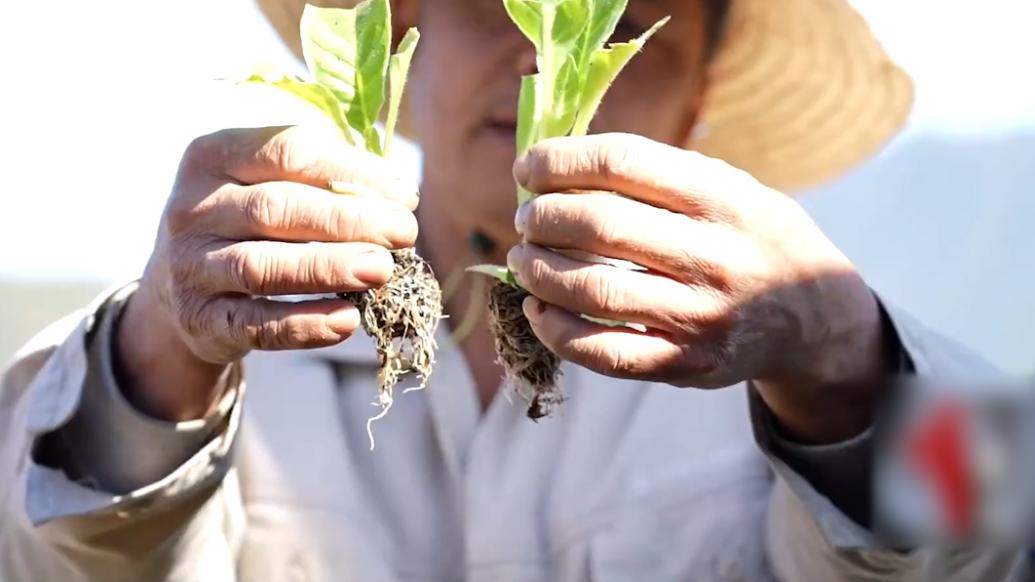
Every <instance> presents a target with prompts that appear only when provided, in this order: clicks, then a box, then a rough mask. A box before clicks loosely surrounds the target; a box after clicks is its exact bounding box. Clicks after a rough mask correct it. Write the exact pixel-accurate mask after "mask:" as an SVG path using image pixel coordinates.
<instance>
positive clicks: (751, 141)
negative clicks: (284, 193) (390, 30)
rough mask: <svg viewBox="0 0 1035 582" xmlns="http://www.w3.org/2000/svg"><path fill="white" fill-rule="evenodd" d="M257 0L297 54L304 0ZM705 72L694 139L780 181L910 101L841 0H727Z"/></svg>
mask: <svg viewBox="0 0 1035 582" xmlns="http://www.w3.org/2000/svg"><path fill="white" fill-rule="evenodd" d="M257 1H258V3H259V5H260V7H261V8H262V10H263V12H264V13H265V14H266V16H267V18H269V20H270V22H271V23H272V24H273V26H274V28H275V29H276V30H277V32H278V33H279V34H280V35H281V37H282V38H283V39H284V41H285V42H286V43H287V45H288V46H289V47H291V48H292V49H293V50H294V51H295V53H296V54H300V52H301V51H300V48H299V46H300V45H299V37H298V23H299V20H300V18H301V14H302V8H303V6H304V5H305V0H257ZM313 3H317V2H315V1H314V2H313ZM319 3H321V4H324V5H339V6H341V5H350V4H354V3H355V1H354V0H337V1H333V0H332V1H329V2H328V1H325V2H319ZM711 77H712V78H711V85H710V87H709V93H708V99H707V106H706V108H705V110H704V111H703V112H702V120H701V122H702V123H701V125H700V126H699V128H698V130H699V131H697V132H695V135H694V136H693V148H694V149H695V150H698V151H700V152H701V153H704V154H706V155H710V156H713V157H717V158H721V159H724V160H726V161H727V162H729V163H731V164H733V165H734V166H737V167H740V168H742V169H744V170H747V171H749V172H751V173H752V174H753V175H754V176H755V177H756V178H758V179H759V180H761V181H762V182H765V183H766V184H769V185H770V186H773V187H775V188H779V189H783V190H790V189H795V188H800V187H803V186H807V185H812V184H816V183H818V182H821V181H823V180H826V179H828V178H832V177H834V176H835V175H837V174H838V173H840V172H842V171H844V170H846V169H848V168H849V167H851V166H852V165H854V164H856V163H858V162H860V161H862V160H864V159H866V158H867V157H869V156H870V155H871V154H873V153H874V152H875V151H876V150H877V149H878V148H879V147H880V146H881V145H882V144H884V143H885V142H886V141H887V140H888V139H889V138H891V137H892V136H893V135H894V134H895V133H896V132H897V131H898V130H899V128H901V127H902V125H903V123H904V122H905V120H906V117H907V116H908V114H909V110H910V108H911V107H912V103H913V84H912V81H911V80H910V78H909V76H908V75H907V74H906V73H905V72H904V71H903V70H902V69H900V68H899V67H898V66H896V65H895V64H894V63H893V62H892V61H891V60H890V59H889V57H888V56H887V54H886V53H885V52H884V49H883V48H882V47H881V45H880V43H879V42H877V40H876V39H875V38H874V37H873V34H872V33H871V32H870V29H869V27H868V26H867V25H866V22H865V21H864V20H863V18H862V17H861V16H860V15H859V14H858V13H857V12H856V11H855V10H854V9H853V8H852V7H851V6H850V5H849V3H848V1H847V0H731V6H730V14H729V20H728V21H727V28H726V31H725V36H724V40H723V44H722V46H721V48H720V49H719V52H718V54H717V56H716V60H715V62H714V64H713V65H712V74H711Z"/></svg>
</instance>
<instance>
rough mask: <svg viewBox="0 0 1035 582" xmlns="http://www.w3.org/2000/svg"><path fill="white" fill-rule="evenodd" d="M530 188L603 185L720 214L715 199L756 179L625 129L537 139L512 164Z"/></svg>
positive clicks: (666, 204)
mask: <svg viewBox="0 0 1035 582" xmlns="http://www.w3.org/2000/svg"><path fill="white" fill-rule="evenodd" d="M514 178H515V179H516V180H517V181H518V183H519V184H521V185H522V186H524V187H525V188H526V189H528V190H529V191H531V192H535V193H541V194H544V193H548V192H565V191H569V190H603V191H611V192H618V193H621V194H624V195H626V196H629V197H632V198H635V199H637V200H641V201H643V202H646V203H648V204H651V205H654V206H658V207H659V208H666V209H668V210H672V211H674V212H679V213H683V214H697V215H704V216H706V217H710V216H712V215H714V214H720V216H716V217H715V218H716V219H717V220H718V219H721V218H722V216H721V213H722V205H721V204H718V201H719V200H721V199H722V198H723V195H725V194H726V193H728V192H742V191H744V190H745V188H747V187H749V186H757V182H756V181H755V180H754V178H752V177H751V176H750V175H749V174H747V173H745V172H743V171H740V170H737V169H735V168H733V167H732V166H730V165H728V164H726V163H725V162H723V161H721V160H717V159H713V158H709V157H706V156H703V155H700V154H698V153H695V152H691V151H687V150H682V149H679V148H676V147H672V146H669V145H666V144H662V143H659V142H656V141H653V140H649V139H647V138H644V137H640V136H636V135H630V134H619V133H612V134H602V135H592V136H586V137H562V138H554V139H548V140H544V141H542V142H539V143H538V144H536V145H535V146H533V147H532V148H530V149H529V150H528V152H527V153H526V154H525V155H524V156H522V157H521V158H519V159H518V160H517V161H516V162H515V164H514Z"/></svg>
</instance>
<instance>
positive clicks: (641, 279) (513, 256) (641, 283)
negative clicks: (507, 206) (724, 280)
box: [507, 244, 715, 332]
mask: <svg viewBox="0 0 1035 582" xmlns="http://www.w3.org/2000/svg"><path fill="white" fill-rule="evenodd" d="M507 264H508V266H509V267H510V268H511V270H512V271H513V272H514V274H515V275H516V276H517V279H518V281H519V282H520V283H521V285H522V287H524V288H525V289H527V290H528V292H529V293H531V294H533V295H535V296H536V297H538V298H540V299H542V300H543V301H546V302H547V303H551V304H554V305H557V306H560V307H562V308H564V309H567V310H570V311H573V312H576V313H582V314H585V315H591V316H594V317H600V318H605V319H612V320H618V321H624V322H627V323H640V324H643V325H646V326H647V327H652V328H657V329H663V330H666V331H672V332H678V331H681V330H686V329H688V328H696V327H698V326H705V325H708V326H711V325H714V324H715V322H713V321H711V319H712V317H713V316H711V315H710V314H711V313H712V312H713V311H714V310H715V305H714V304H715V300H714V299H712V297H710V296H707V295H705V294H704V293H701V292H700V291H699V290H697V289H695V288H692V287H690V286H687V285H684V284H683V283H680V282H678V281H674V280H672V279H669V278H668V277H664V276H661V275H656V274H653V273H648V272H643V271H630V270H626V269H621V268H617V267H613V266H611V265H601V264H594V263H587V262H584V261H580V260H577V259H574V258H570V257H567V256H564V255H562V254H560V253H557V252H554V251H551V250H549V249H545V248H542V247H538V246H536V245H529V244H522V245H518V246H516V247H514V248H513V249H511V251H510V253H508V255H507Z"/></svg>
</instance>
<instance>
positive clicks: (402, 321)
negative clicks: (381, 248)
mask: <svg viewBox="0 0 1035 582" xmlns="http://www.w3.org/2000/svg"><path fill="white" fill-rule="evenodd" d="M392 258H393V259H395V270H394V271H393V273H392V277H391V279H389V281H388V283H387V284H385V285H384V286H382V287H379V288H377V289H370V290H367V291H361V292H352V293H342V294H340V297H341V298H342V299H347V300H348V301H351V302H352V303H354V304H355V305H356V307H357V308H358V309H359V313H360V315H361V317H362V322H363V329H364V330H366V332H367V334H368V335H369V336H370V337H371V338H373V340H374V346H375V348H376V350H377V356H378V361H379V363H380V370H379V372H378V384H379V390H378V404H379V405H380V406H381V412H380V414H378V415H377V416H375V417H374V418H372V419H371V422H373V421H375V420H378V419H380V418H382V417H384V415H385V414H386V413H387V412H388V409H389V408H391V406H392V397H393V392H394V390H395V386H396V384H398V383H399V379H400V377H402V376H403V375H405V374H409V373H413V374H416V376H417V379H418V380H419V381H420V384H419V385H417V386H415V387H413V388H409V389H407V391H408V390H419V389H422V388H424V387H425V386H426V385H427V383H428V377H429V376H430V375H431V370H432V368H433V367H434V365H435V349H436V348H437V345H436V344H435V330H436V328H437V327H438V324H439V321H440V320H441V319H442V290H441V289H440V288H439V285H438V281H437V280H436V279H435V274H434V273H433V272H432V270H431V266H430V265H428V263H427V261H425V260H424V259H422V258H421V257H420V255H418V254H417V253H416V251H414V250H413V249H412V248H411V249H403V250H398V251H392ZM367 428H368V432H369V425H368V427H367ZM371 447H373V438H372V437H371Z"/></svg>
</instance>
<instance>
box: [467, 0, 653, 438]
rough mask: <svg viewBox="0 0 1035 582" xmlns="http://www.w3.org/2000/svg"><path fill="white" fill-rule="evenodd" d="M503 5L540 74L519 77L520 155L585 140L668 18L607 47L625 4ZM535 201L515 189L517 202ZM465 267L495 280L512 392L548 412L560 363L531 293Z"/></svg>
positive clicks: (544, 0) (527, 1)
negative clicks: (528, 303) (527, 308)
mask: <svg viewBox="0 0 1035 582" xmlns="http://www.w3.org/2000/svg"><path fill="white" fill-rule="evenodd" d="M503 4H504V6H505V7H506V9H507V13H508V14H509V15H510V18H511V20H513V21H514V24H515V25H517V27H518V29H520V30H521V32H522V34H524V35H525V37H526V38H528V40H529V41H530V42H531V43H532V44H533V45H534V46H535V50H536V66H537V67H536V68H537V73H536V74H534V75H526V76H524V77H522V79H521V92H520V95H519V98H518V124H517V144H516V145H517V153H518V155H519V156H520V155H521V154H523V153H525V151H527V150H528V148H529V147H531V146H532V145H534V144H535V143H537V142H539V141H541V140H544V139H547V138H551V137H561V136H568V135H574V136H579V135H586V133H587V132H588V131H589V125H590V122H591V121H592V120H593V117H594V116H595V115H596V112H597V109H599V107H600V104H601V102H602V101H603V99H604V95H605V94H606V93H607V90H608V88H609V87H610V86H611V84H612V83H614V81H615V79H616V78H617V77H618V74H619V73H621V71H622V69H623V68H625V66H626V65H627V64H628V63H629V61H630V60H632V58H633V56H635V55H636V53H637V52H639V51H640V50H641V49H642V48H643V46H644V44H645V43H646V42H647V40H648V39H650V37H651V36H653V35H654V33H656V32H657V31H658V29H660V28H661V27H662V26H664V25H665V23H666V22H667V21H668V18H665V19H663V20H661V21H659V22H658V23H657V24H655V25H654V26H652V27H651V28H650V29H649V30H647V32H645V33H643V34H642V35H640V36H639V37H638V38H635V39H633V40H630V41H628V42H620V43H611V44H608V40H609V39H610V38H611V36H612V35H613V34H614V30H615V27H616V26H617V24H618V22H619V20H620V19H621V18H622V15H623V14H624V13H625V9H626V5H627V4H628V0H503ZM533 198H534V195H533V194H532V193H531V192H528V191H527V190H525V189H524V188H522V187H521V186H520V185H518V191H517V201H518V204H519V205H521V204H525V203H527V202H529V201H530V200H532V199H533ZM470 270H471V271H473V272H477V273H481V274H485V275H489V276H491V277H494V278H496V279H497V282H496V284H495V285H494V286H493V288H492V291H491V293H490V298H489V311H490V322H489V323H490V327H491V328H492V332H493V336H494V338H495V342H496V352H497V355H498V356H499V361H500V363H501V364H502V365H503V367H504V370H505V373H506V375H507V378H508V379H509V380H510V382H511V384H512V386H513V388H514V390H515V391H516V392H517V393H518V394H519V395H521V396H522V397H524V398H525V399H526V401H527V402H528V403H529V408H528V416H529V417H530V418H532V419H538V418H541V417H543V416H546V415H548V414H549V413H550V412H551V410H552V409H553V408H554V407H555V406H556V405H557V404H558V403H560V401H561V400H562V397H561V394H560V392H559V390H558V388H557V379H558V377H559V375H560V360H559V359H558V358H557V356H556V355H554V354H553V353H552V352H550V351H549V350H548V349H546V347H545V346H543V345H542V343H541V342H540V341H539V340H538V339H537V338H536V337H535V334H534V333H533V332H532V330H531V328H530V326H529V323H528V320H527V319H526V318H525V317H524V314H523V313H522V311H521V303H522V301H523V300H524V298H525V297H527V296H528V293H527V292H526V291H525V290H523V289H521V287H520V285H519V284H518V282H517V280H516V278H515V277H514V274H513V273H511V272H510V270H509V269H507V268H506V267H500V266H495V265H479V266H476V267H471V269H470ZM595 321H601V320H595ZM605 323H609V324H615V323H617V322H605Z"/></svg>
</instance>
